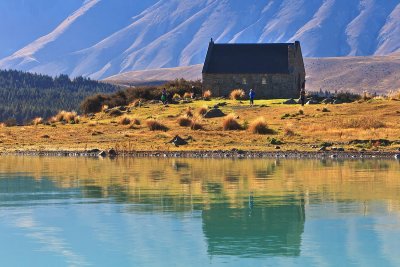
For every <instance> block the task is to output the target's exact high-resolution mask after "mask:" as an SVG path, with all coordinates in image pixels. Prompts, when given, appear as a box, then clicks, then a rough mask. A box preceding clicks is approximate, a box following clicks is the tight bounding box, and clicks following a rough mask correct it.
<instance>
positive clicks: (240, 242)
mask: <svg viewBox="0 0 400 267" xmlns="http://www.w3.org/2000/svg"><path fill="white" fill-rule="evenodd" d="M287 203H289V204H283V205H280V206H264V207H260V206H254V207H252V208H248V209H239V208H230V207H229V205H228V204H212V205H211V207H210V209H209V210H204V211H203V215H202V217H203V232H204V235H205V237H206V240H207V243H208V254H209V255H237V256H242V257H262V256H263V255H274V256H299V255H300V247H301V235H302V233H303V231H304V222H305V211H304V201H303V200H302V201H301V203H299V201H298V200H297V201H290V202H287Z"/></svg>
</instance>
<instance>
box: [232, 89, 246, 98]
mask: <svg viewBox="0 0 400 267" xmlns="http://www.w3.org/2000/svg"><path fill="white" fill-rule="evenodd" d="M244 96H245V92H244V90H243V89H235V90H233V91H232V92H231V93H230V94H229V98H230V99H232V100H238V99H242V98H244Z"/></svg>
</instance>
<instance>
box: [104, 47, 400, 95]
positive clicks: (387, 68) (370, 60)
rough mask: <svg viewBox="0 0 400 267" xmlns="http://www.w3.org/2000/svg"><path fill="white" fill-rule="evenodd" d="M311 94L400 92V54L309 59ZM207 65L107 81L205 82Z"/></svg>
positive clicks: (131, 75) (133, 74)
mask: <svg viewBox="0 0 400 267" xmlns="http://www.w3.org/2000/svg"><path fill="white" fill-rule="evenodd" d="M305 65H306V72H307V78H306V79H307V90H312V91H317V90H319V89H320V88H321V89H323V90H329V91H335V90H338V91H340V90H346V91H351V92H355V93H362V92H363V91H369V92H370V93H374V92H376V93H379V94H385V93H388V92H389V91H394V90H398V89H399V88H400V54H397V55H396V54H393V55H391V56H381V57H378V56H375V57H338V58H306V59H305ZM202 67H203V65H201V64H199V65H193V66H188V67H179V68H166V69H155V70H144V71H131V72H126V73H122V74H118V75H114V76H111V77H108V78H106V79H105V80H104V81H106V82H111V83H116V84H129V85H135V84H145V83H156V82H160V81H168V80H174V79H176V78H184V79H187V80H197V79H201V70H202Z"/></svg>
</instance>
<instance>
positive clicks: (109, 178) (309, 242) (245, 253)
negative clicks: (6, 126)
mask: <svg viewBox="0 0 400 267" xmlns="http://www.w3.org/2000/svg"><path fill="white" fill-rule="evenodd" d="M0 240H1V241H0V266H400V254H399V253H398V252H397V251H398V247H399V245H400V164H399V162H398V161H383V160H373V161H334V160H332V161H330V160H327V161H320V160H281V161H276V160H272V159H265V160H210V159H209V160H200V159H196V160H194V159H179V160H178V159H117V160H109V159H106V160H98V159H84V158H82V159H77V158H39V157H37V158H36V157H31V158H29V157H2V158H1V161H0Z"/></svg>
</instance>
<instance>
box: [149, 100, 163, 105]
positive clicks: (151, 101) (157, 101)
mask: <svg viewBox="0 0 400 267" xmlns="http://www.w3.org/2000/svg"><path fill="white" fill-rule="evenodd" d="M148 103H149V104H159V103H161V101H160V100H150V101H149V102H148Z"/></svg>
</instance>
